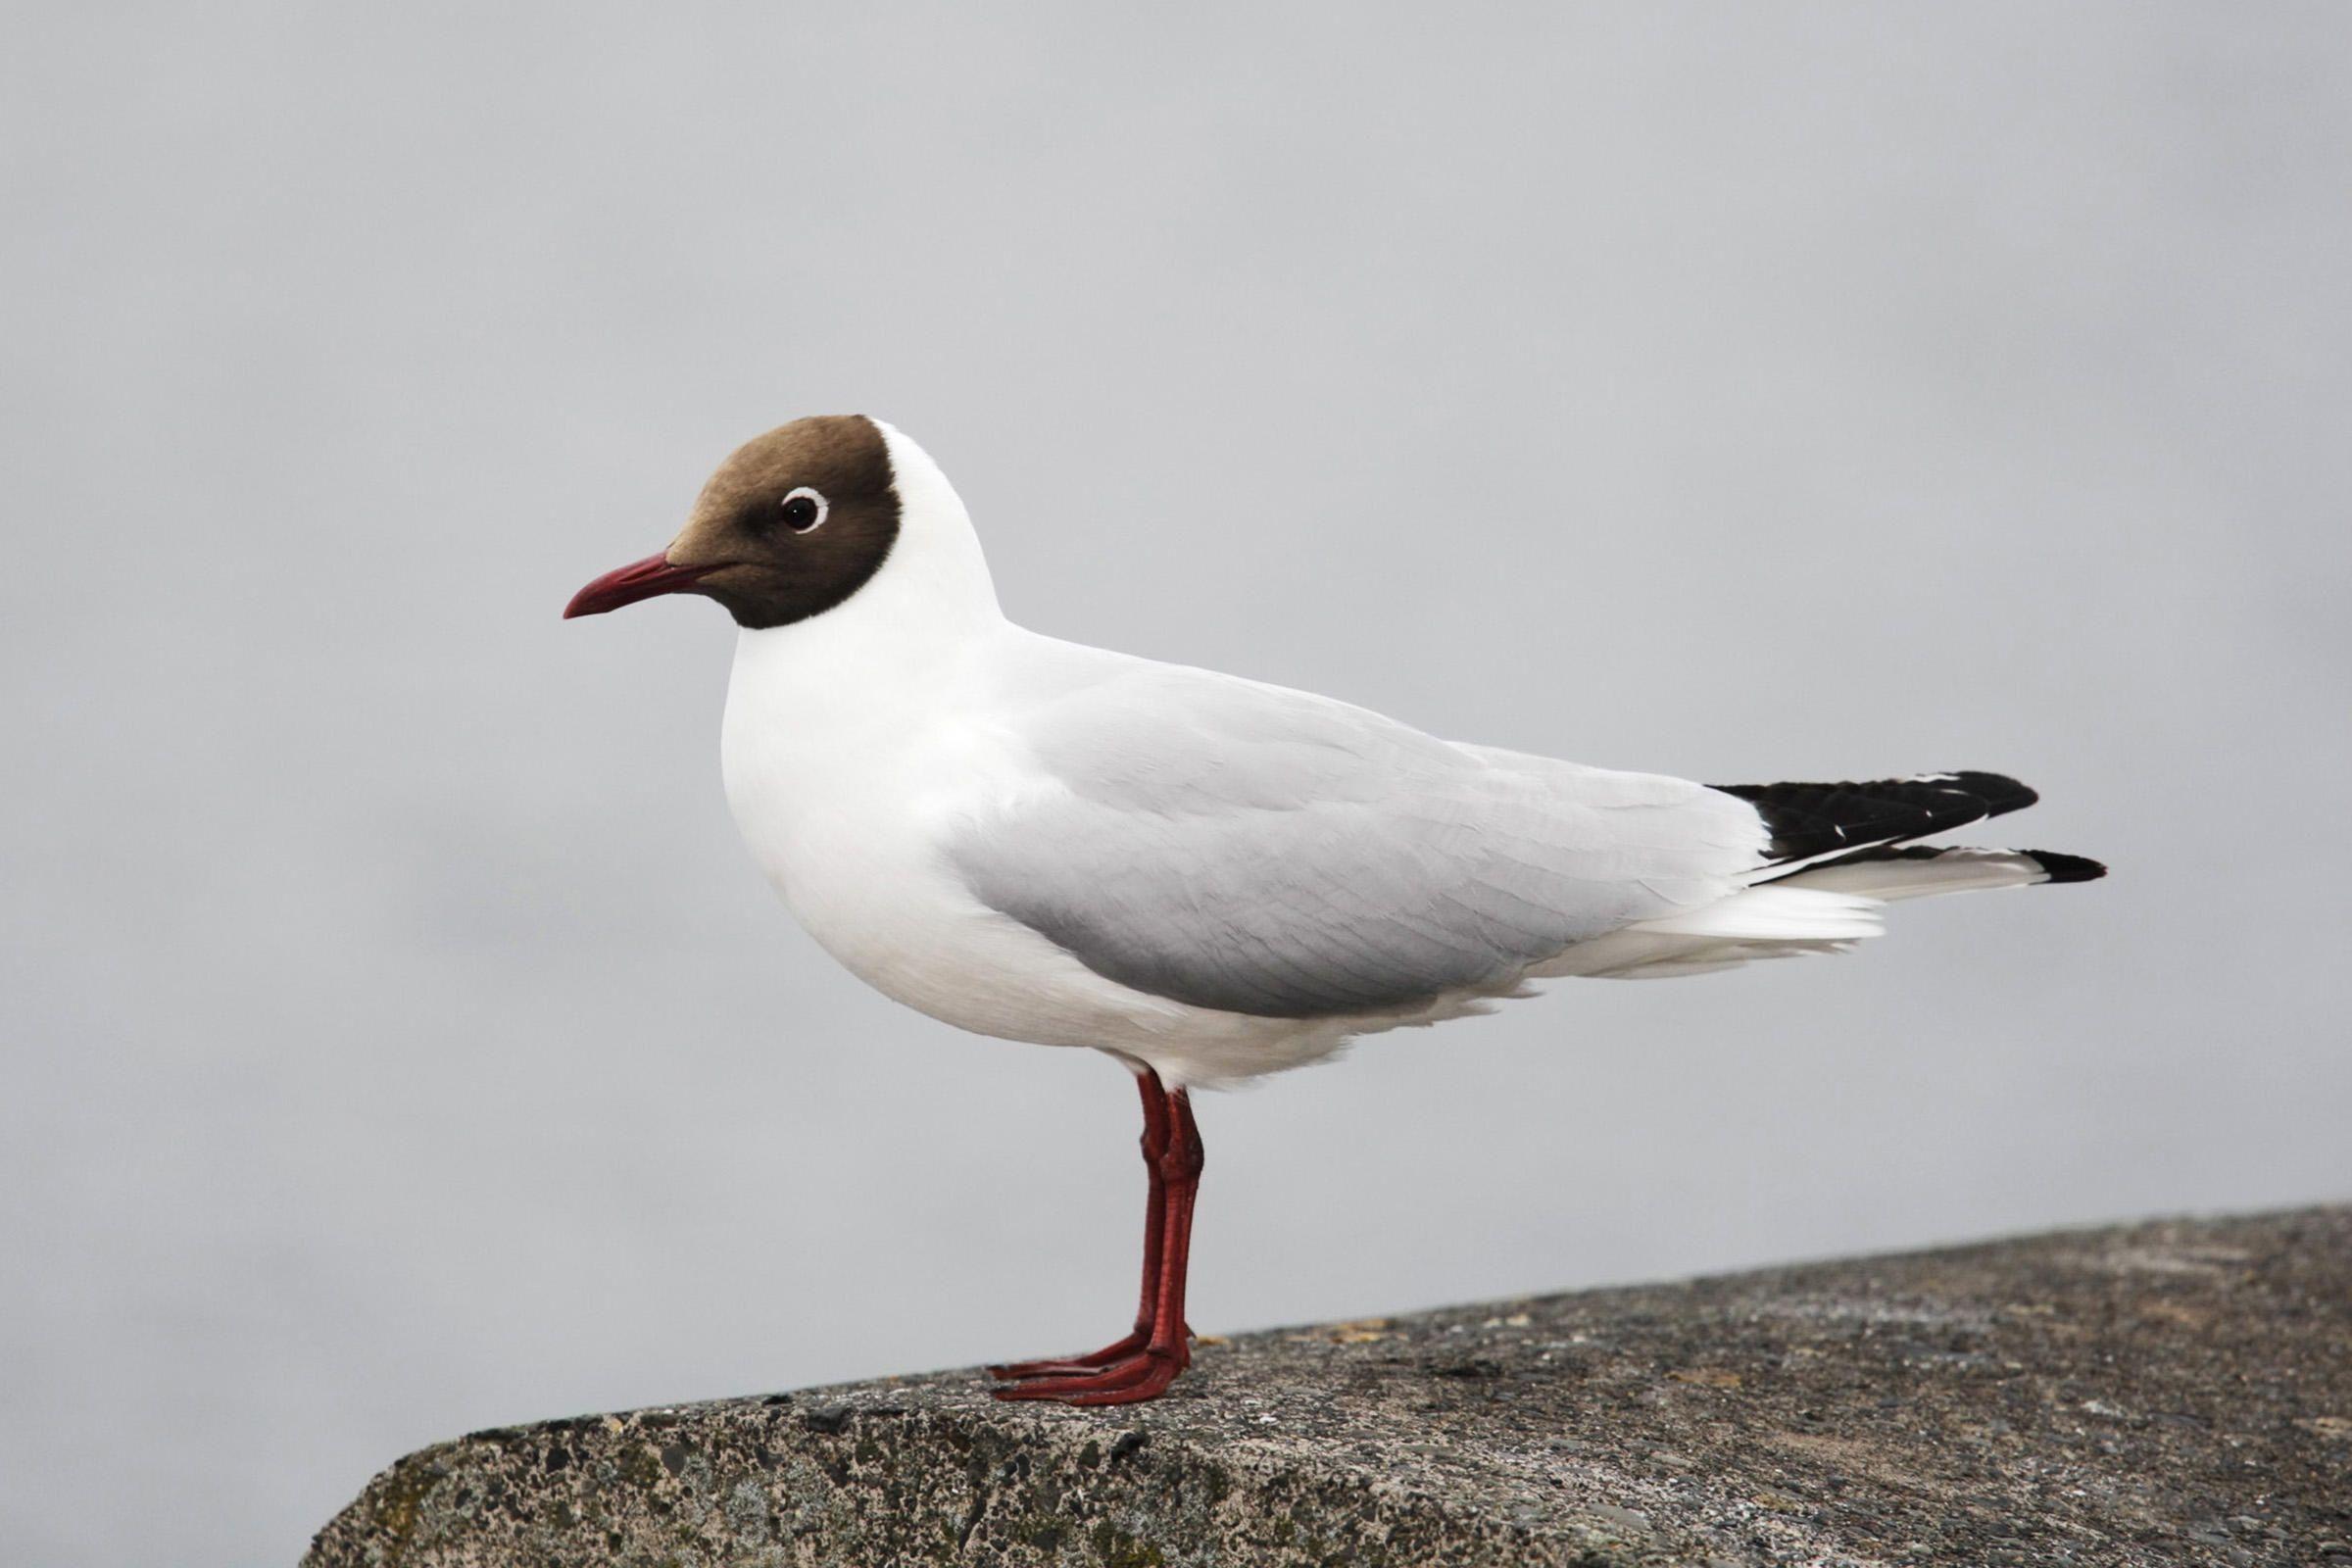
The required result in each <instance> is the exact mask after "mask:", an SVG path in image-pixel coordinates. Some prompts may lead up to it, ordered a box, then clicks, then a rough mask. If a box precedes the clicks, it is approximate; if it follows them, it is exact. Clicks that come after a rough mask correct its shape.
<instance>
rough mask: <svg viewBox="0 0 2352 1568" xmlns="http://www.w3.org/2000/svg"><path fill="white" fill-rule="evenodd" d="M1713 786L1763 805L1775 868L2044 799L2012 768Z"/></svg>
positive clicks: (1944, 829) (1931, 831)
mask: <svg viewBox="0 0 2352 1568" xmlns="http://www.w3.org/2000/svg"><path fill="white" fill-rule="evenodd" d="M1713 787H1714V788H1715V789H1718V790H1721V791H1722V792H1723V793H1724V794H1726V795H1735V796H1738V797H1739V798H1740V799H1741V800H1743V801H1745V802H1747V803H1748V804H1749V805H1750V806H1753V807H1754V808H1755V809H1756V814H1757V815H1759V816H1761V817H1762V818H1763V819H1764V827H1765V831H1766V832H1767V833H1768V834H1769V835H1770V841H1769V845H1768V848H1767V850H1766V858H1767V863H1769V864H1774V865H1780V864H1786V863H1788V862H1789V861H1792V860H1807V859H1815V858H1820V857H1821V856H1824V855H1830V854H1836V853H1838V852H1839V851H1845V850H1853V849H1859V848H1864V847H1867V846H1870V845H1874V844H1887V843H1901V842H1903V841H1905V840H1908V839H1919V838H1926V837H1928V836H1929V835H1931V834H1935V833H1942V832H1947V831H1949V830H1950V829H1952V828H1956V827H1964V826H1966V825H1967V824H1969V823H1971V822H1976V821H1982V820H1983V819H1984V818H1985V817H1988V816H2003V815H2006V814H2007V813H2009V812H2011V811H2022V810H2024V809H2026V808H2027V807H2029V806H2032V805H2033V804H2034V802H2035V801H2037V800H2039V799H2040V798H2041V797H2040V796H2038V795H2037V794H2035V793H2034V790H2033V789H2032V788H2031V787H2029V786H2027V785H2025V784H2022V783H2020V782H2019V781H2018V780H2016V779H2013V778H2011V777H2009V776H2008V775H2007V774H2005V773H1986V772H1980V771H1976V770H1974V769H1968V768H1960V769H1955V770H1953V771H1951V772H1948V773H1914V774H1911V775H1910V776H1908V777H1905V778H1886V779H1866V780H1847V781H1844V782H1841V783H1803V782H1788V783H1780V784H1717V785H1715V786H1713Z"/></svg>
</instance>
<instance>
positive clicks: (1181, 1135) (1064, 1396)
mask: <svg viewBox="0 0 2352 1568" xmlns="http://www.w3.org/2000/svg"><path fill="white" fill-rule="evenodd" d="M1167 1105H1168V1116H1169V1121H1170V1127H1169V1133H1168V1146H1167V1150H1166V1152H1164V1153H1163V1154H1162V1155H1161V1156H1160V1162H1159V1163H1160V1175H1161V1178H1162V1179H1163V1180H1164V1181H1165V1183H1166V1187H1167V1192H1166V1199H1165V1201H1164V1202H1163V1203H1162V1205H1161V1214H1160V1227H1159V1278H1158V1280H1157V1282H1156V1284H1157V1287H1158V1288H1157V1290H1156V1291H1155V1292H1154V1293H1153V1299H1152V1329H1151V1332H1150V1334H1149V1336H1148V1338H1147V1340H1146V1342H1145V1344H1144V1347H1143V1348H1142V1349H1140V1350H1134V1351H1130V1352H1129V1353H1127V1354H1126V1355H1123V1356H1121V1357H1119V1358H1118V1359H1117V1360H1114V1361H1111V1362H1109V1363H1108V1364H1106V1365H1104V1366H1103V1367H1101V1368H1100V1369H1099V1370H1096V1371H1092V1372H1086V1373H1081V1374H1076V1375H1072V1376H1066V1377H1054V1376H1044V1377H1037V1378H1032V1379H1030V1380H1029V1381H1027V1382H1023V1383H1016V1384H1014V1385H1013V1386H1012V1387H1010V1388H1005V1389H999V1390H997V1397H998V1398H1000V1399H1054V1400H1058V1401H1059V1402H1061V1403H1063V1404H1134V1403H1137V1402H1138V1401H1140V1400H1144V1399H1155V1398H1157V1397H1159V1396H1160V1395H1162V1394H1164V1393H1166V1392H1167V1387H1168V1385H1169V1384H1171V1383H1173V1382H1175V1381H1176V1374H1177V1373H1179V1372H1182V1371H1183V1370H1184V1369H1185V1368H1186V1367H1187V1366H1188V1365H1190V1364H1191V1362H1192V1359H1193V1352H1192V1344H1191V1341H1192V1331H1191V1330H1190V1329H1188V1328H1187V1327H1186V1326H1185V1321H1184V1284H1185V1272H1186V1266H1187V1264H1188V1263H1189V1261H1190V1259H1191V1254H1192V1246H1193V1200H1194V1198H1195V1197H1196V1196H1197V1195H1198V1194H1199V1192H1200V1190H1201V1165H1202V1163H1203V1160H1202V1155H1201V1129H1200V1127H1199V1126H1198V1125H1197V1124H1195V1122H1194V1121H1193V1103H1192V1099H1191V1097H1190V1096H1188V1095H1187V1094H1186V1093H1185V1092H1184V1091H1183V1090H1181V1089H1178V1090H1175V1091H1173V1092H1172V1093H1170V1094H1169V1095H1168V1097H1167Z"/></svg>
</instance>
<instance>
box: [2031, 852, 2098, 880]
mask: <svg viewBox="0 0 2352 1568" xmlns="http://www.w3.org/2000/svg"><path fill="white" fill-rule="evenodd" d="M2018 853H2020V854H2021V855H2027V856H2031V857H2032V858H2033V859H2034V864H2036V865H2038V866H2040V867H2041V868H2042V869H2043V870H2044V871H2047V872H2048V873H2049V874H2050V880H2051V881H2052V882H2096V881H2097V880H2098V879H2099V878H2101V877H2103V876H2105V875H2106V874H2107V867H2106V866H2104V865H2102V864H2100V863H2099V862H2098V861H2096V860H2094V859H2091V858H2089V857H2087V856H2082V855H2061V854H2059V853H2058V852H2057V851H2056V850H2021V851H2019V852H2018Z"/></svg>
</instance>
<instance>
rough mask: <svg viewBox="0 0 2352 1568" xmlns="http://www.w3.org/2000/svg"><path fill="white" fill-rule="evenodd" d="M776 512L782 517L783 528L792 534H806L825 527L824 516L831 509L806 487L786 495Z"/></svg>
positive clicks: (803, 486)
mask: <svg viewBox="0 0 2352 1568" xmlns="http://www.w3.org/2000/svg"><path fill="white" fill-rule="evenodd" d="M778 510H779V511H780V512H781V513H782V514H783V515H784V526H785V527H787V528H790V529H791V530H792V531H793V532H794V533H808V532H809V531H810V530H811V529H815V528H821V527H823V526H824V525H825V516H826V515H827V514H828V513H830V512H831V511H832V510H833V509H832V507H831V506H830V505H829V504H828V503H827V502H826V500H825V498H824V497H823V496H821V495H819V494H818V493H817V492H815V491H814V490H811V489H809V487H808V486H807V485H802V486H801V487H800V488H799V489H797V490H795V491H793V492H792V493H791V494H789V495H787V496H786V497H785V498H784V499H783V501H782V502H781V503H780V504H779V506H778Z"/></svg>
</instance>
